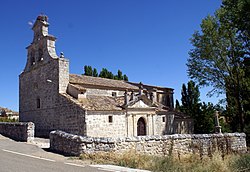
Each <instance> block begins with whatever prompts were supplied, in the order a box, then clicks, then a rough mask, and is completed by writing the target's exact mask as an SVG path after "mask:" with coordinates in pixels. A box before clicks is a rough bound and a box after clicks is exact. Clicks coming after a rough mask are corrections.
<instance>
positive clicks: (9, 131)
mask: <svg viewBox="0 0 250 172" xmlns="http://www.w3.org/2000/svg"><path fill="white" fill-rule="evenodd" d="M34 129H35V125H34V123H32V122H13V123H10V122H0V134H2V135H3V136H6V137H9V138H11V139H14V140H17V141H24V142H30V141H32V140H33V139H34Z"/></svg>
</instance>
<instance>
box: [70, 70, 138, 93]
mask: <svg viewBox="0 0 250 172" xmlns="http://www.w3.org/2000/svg"><path fill="white" fill-rule="evenodd" d="M69 82H70V83H71V84H82V85H89V86H96V87H98V86H99V87H110V88H114V89H122V90H125V89H128V90H138V89H139V88H138V87H137V86H135V85H132V84H129V83H127V82H126V81H121V80H113V79H106V78H100V77H92V76H86V75H76V74H70V75H69Z"/></svg>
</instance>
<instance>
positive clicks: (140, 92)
mask: <svg viewBox="0 0 250 172" xmlns="http://www.w3.org/2000/svg"><path fill="white" fill-rule="evenodd" d="M142 93H143V84H142V82H140V83H139V95H140V96H141V95H142Z"/></svg>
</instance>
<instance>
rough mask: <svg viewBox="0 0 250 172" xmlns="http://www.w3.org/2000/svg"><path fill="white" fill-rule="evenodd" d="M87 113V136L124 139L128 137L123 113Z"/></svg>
mask: <svg viewBox="0 0 250 172" xmlns="http://www.w3.org/2000/svg"><path fill="white" fill-rule="evenodd" d="M86 113H87V114H86V116H85V119H86V123H87V124H88V125H86V135H87V136H92V137H93V136H94V137H112V136H116V137H122V136H126V135H127V129H126V128H127V127H126V117H125V114H124V112H123V111H106V112H105V111H100V112H98V111H87V112H86ZM109 120H111V121H109Z"/></svg>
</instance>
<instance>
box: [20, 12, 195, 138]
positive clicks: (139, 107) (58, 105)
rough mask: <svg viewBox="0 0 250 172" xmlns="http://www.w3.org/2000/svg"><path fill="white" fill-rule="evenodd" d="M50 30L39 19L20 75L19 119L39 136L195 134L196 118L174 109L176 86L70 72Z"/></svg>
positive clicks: (44, 17) (42, 20)
mask: <svg viewBox="0 0 250 172" xmlns="http://www.w3.org/2000/svg"><path fill="white" fill-rule="evenodd" d="M48 26H49V23H48V17H47V16H45V15H39V16H38V17H37V19H36V21H35V23H34V25H33V27H32V30H33V31H34V37H33V41H32V43H31V44H30V45H29V46H28V47H27V62H26V66H25V68H24V71H23V72H22V73H21V74H20V76H19V113H20V121H23V122H27V121H31V122H34V123H35V134H36V136H40V137H48V135H49V133H50V131H52V130H63V131H65V132H69V133H73V134H79V135H84V136H93V137H120V136H140V135H164V134H173V133H192V131H193V121H192V119H190V118H189V117H187V116H185V115H183V114H181V113H178V112H175V111H174V103H173V89H171V88H164V87H158V86H151V85H146V84H142V83H132V82H126V81H119V80H111V79H105V78H99V77H91V76H84V75H77V74H70V73H69V60H68V59H67V58H65V57H64V56H63V54H62V53H61V55H60V56H58V55H57V54H56V50H55V41H56V38H55V37H54V36H53V35H50V34H49V33H48Z"/></svg>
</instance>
